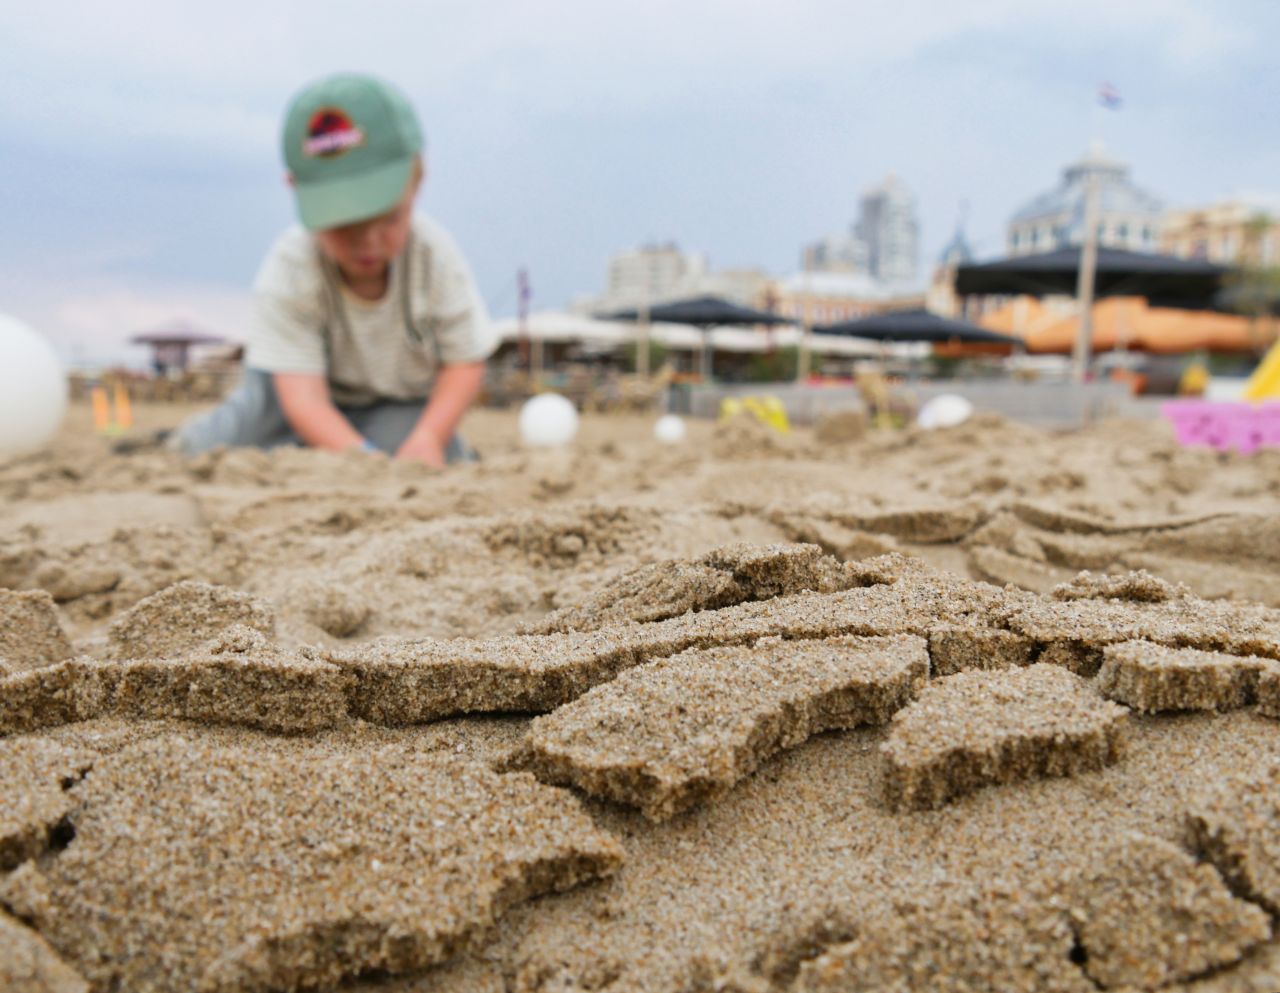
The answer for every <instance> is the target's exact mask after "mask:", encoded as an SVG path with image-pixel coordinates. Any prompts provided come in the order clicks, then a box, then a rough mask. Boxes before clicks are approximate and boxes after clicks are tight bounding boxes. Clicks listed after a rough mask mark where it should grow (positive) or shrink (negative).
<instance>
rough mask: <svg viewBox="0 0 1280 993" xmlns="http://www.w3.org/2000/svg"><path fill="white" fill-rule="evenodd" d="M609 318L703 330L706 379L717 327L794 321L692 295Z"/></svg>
mask: <svg viewBox="0 0 1280 993" xmlns="http://www.w3.org/2000/svg"><path fill="white" fill-rule="evenodd" d="M600 316H601V317H602V318H604V319H605V320H614V321H639V322H641V323H643V324H647V323H648V322H649V321H664V322H667V323H671V324H690V325H693V326H694V327H696V328H700V329H701V330H702V332H703V336H702V351H701V363H700V364H701V372H702V375H703V377H704V378H706V379H709V378H710V376H711V355H710V351H709V349H708V347H707V346H708V344H709V342H710V336H709V335H708V333H707V332H709V331H710V330H711V328H715V327H726V326H727V327H744V326H752V325H757V324H768V325H776V324H791V323H792V321H791V320H790V319H789V318H786V317H783V316H782V315H781V314H775V313H774V312H773V311H771V310H757V309H756V308H755V307H744V306H743V305H742V304H738V303H734V302H733V301H732V300H726V299H725V298H724V297H717V296H698V297H689V298H688V299H684V300H672V301H669V302H668V303H658V304H654V305H653V306H652V307H645V308H637V307H631V308H628V309H625V310H618V311H614V312H612V313H609V314H602V315H600Z"/></svg>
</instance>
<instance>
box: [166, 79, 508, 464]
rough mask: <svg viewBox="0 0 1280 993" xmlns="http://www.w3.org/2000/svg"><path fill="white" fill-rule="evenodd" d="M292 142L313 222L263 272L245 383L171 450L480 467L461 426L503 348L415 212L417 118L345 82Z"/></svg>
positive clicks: (374, 88) (325, 91)
mask: <svg viewBox="0 0 1280 993" xmlns="http://www.w3.org/2000/svg"><path fill="white" fill-rule="evenodd" d="M283 144H284V160H285V165H286V167H287V169H288V173H289V175H288V179H289V183H290V185H291V186H292V187H293V192H294V194H295V196H296V198H297V206H298V214H299V217H300V219H301V221H302V226H301V227H294V228H291V229H290V230H288V231H286V232H285V233H284V234H283V235H282V236H281V237H280V238H279V239H278V240H277V241H276V243H275V245H273V246H272V248H271V250H270V252H268V254H267V258H266V260H265V261H264V262H263V264H262V268H261V269H260V270H259V272H258V277H257V281H256V283H255V286H254V291H255V298H256V299H255V313H254V320H253V325H252V328H251V334H250V336H249V342H248V350H247V353H246V356H245V377H244V380H243V382H242V383H241V384H240V385H239V386H238V387H237V388H236V390H235V391H234V392H232V393H231V394H230V395H229V396H228V397H227V399H226V400H225V401H224V402H223V403H222V404H221V405H220V406H218V407H216V408H215V409H213V410H211V411H209V412H208V413H205V414H203V415H200V416H198V417H196V418H194V419H192V420H190V421H188V422H187V423H186V424H184V425H183V426H182V427H181V428H179V429H178V430H177V431H176V432H174V434H173V435H172V436H171V438H170V442H169V443H170V445H171V446H172V447H174V448H177V449H178V450H180V451H182V452H185V453H187V454H195V453H197V452H203V451H207V450H208V449H210V448H213V447H214V446H216V445H248V446H257V447H262V448H270V447H273V446H276V445H283V444H297V443H299V442H301V443H303V444H306V445H311V446H314V447H316V448H326V449H329V450H331V451H348V450H350V449H365V450H368V451H374V450H381V451H384V452H387V453H389V454H391V455H394V456H395V457H396V458H402V459H416V460H419V461H422V462H425V463H427V464H428V465H435V466H438V465H443V464H444V463H445V462H456V461H461V460H468V459H474V458H475V456H474V454H473V453H472V452H471V451H470V449H469V448H468V447H467V446H466V444H465V443H464V442H463V441H462V439H461V438H459V437H458V435H457V427H458V422H459V421H460V420H461V419H462V415H463V414H464V413H465V412H466V410H467V408H468V407H469V406H470V405H471V403H472V402H473V401H474V400H475V398H476V395H477V394H478V393H479V391H480V385H481V379H482V378H483V375H484V360H485V359H486V358H488V356H489V355H490V354H491V353H492V352H493V350H494V348H495V347H496V346H497V340H496V338H495V337H494V332H493V327H492V325H491V323H490V321H489V317H488V314H487V312H486V311H485V306H484V303H483V301H482V300H481V299H480V295H479V293H477V292H476V287H475V283H474V281H473V280H472V277H471V273H470V270H469V269H468V268H467V264H466V261H465V260H464V259H463V257H462V254H461V252H460V251H459V250H458V247H457V246H456V245H455V244H454V242H453V239H452V238H451V237H450V236H449V234H448V233H447V232H446V231H445V230H444V229H443V228H441V227H440V225H438V224H436V223H435V222H434V221H432V220H430V219H429V218H427V217H424V216H422V215H420V214H414V212H413V205H414V199H415V198H416V197H417V194H418V190H419V188H420V186H421V185H422V180H423V177H424V175H425V169H424V165H423V160H422V134H421V131H420V129H419V127H418V122H417V118H416V116H415V115H414V112H413V108H412V107H411V106H410V105H409V103H408V101H407V100H406V99H405V97H404V96H403V95H402V94H401V93H400V92H399V91H398V90H396V89H394V88H393V87H391V86H389V85H388V84H386V83H384V82H381V81H379V80H377V79H373V78H371V77H368V76H359V75H336V76H330V77H328V78H326V79H322V80H320V81H319V82H317V83H314V84H312V85H311V86H308V87H307V88H306V89H304V90H303V91H302V92H301V93H299V94H298V95H297V96H296V97H295V98H294V100H293V102H292V104H290V106H289V110H288V112H287V114H286V117H285V124H284V136H283Z"/></svg>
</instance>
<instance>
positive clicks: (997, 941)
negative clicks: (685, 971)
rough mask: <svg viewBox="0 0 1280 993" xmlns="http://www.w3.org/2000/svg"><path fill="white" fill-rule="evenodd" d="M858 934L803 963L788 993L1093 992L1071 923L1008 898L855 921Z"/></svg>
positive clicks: (972, 899) (935, 906)
mask: <svg viewBox="0 0 1280 993" xmlns="http://www.w3.org/2000/svg"><path fill="white" fill-rule="evenodd" d="M855 931H856V936H855V937H854V938H853V939H852V940H850V941H847V942H843V943H841V944H837V945H833V946H832V947H830V948H827V949H826V950H825V951H823V952H822V953H821V954H819V955H817V956H816V957H813V958H811V959H809V960H807V961H805V962H803V963H802V964H801V966H800V969H799V971H798V973H797V975H796V979H795V982H794V983H793V984H792V985H791V986H790V987H788V990H789V993H912V991H915V990H929V991H930V993H986V991H991V990H999V991H1000V993H1092V991H1094V990H1096V987H1095V986H1094V985H1093V984H1092V983H1090V982H1089V980H1088V978H1087V977H1086V976H1085V975H1084V973H1083V972H1081V971H1080V969H1079V967H1078V966H1076V965H1074V964H1073V963H1072V962H1071V959H1070V953H1071V947H1072V934H1071V928H1070V926H1069V923H1068V921H1067V918H1066V916H1065V915H1064V914H1063V913H1061V912H1060V911H1057V910H1054V909H1052V908H1049V907H1043V906H1037V905H1035V904H1033V903H1031V902H1029V901H1019V900H1018V899H1016V898H1014V897H1011V896H1008V895H1003V894H1001V895H983V896H973V897H970V898H969V899H960V898H951V899H948V900H946V901H945V902H943V903H942V904H941V905H938V904H935V903H934V902H932V901H930V902H928V903H927V904H925V905H920V906H911V907H904V908H902V909H901V910H900V911H899V912H898V913H884V914H877V915H874V916H869V917H867V918H864V919H862V920H860V921H857V922H856V927H855Z"/></svg>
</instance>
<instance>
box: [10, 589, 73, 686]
mask: <svg viewBox="0 0 1280 993" xmlns="http://www.w3.org/2000/svg"><path fill="white" fill-rule="evenodd" d="M70 657H71V642H70V641H68V640H67V635H66V632H64V631H63V630H62V623H61V622H60V621H59V620H58V608H57V606H56V605H55V604H54V602H53V597H51V596H49V594H48V593H46V592H45V591H44V590H24V591H22V592H18V591H16V590H0V659H3V660H4V662H5V665H6V667H7V668H10V669H13V670H21V669H35V668H38V667H39V666H42V665H52V664H53V663H54V662H61V661H62V660H63V659H67V658H70ZM0 674H3V670H0Z"/></svg>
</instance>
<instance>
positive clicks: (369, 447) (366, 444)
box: [356, 438, 379, 452]
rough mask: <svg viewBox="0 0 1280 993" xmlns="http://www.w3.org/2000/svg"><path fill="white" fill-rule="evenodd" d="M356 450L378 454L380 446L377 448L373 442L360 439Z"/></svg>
mask: <svg viewBox="0 0 1280 993" xmlns="http://www.w3.org/2000/svg"><path fill="white" fill-rule="evenodd" d="M356 448H357V449H359V450H360V451H362V452H376V451H379V449H378V446H377V445H375V444H374V443H373V442H372V441H370V440H369V439H368V438H361V439H360V444H358V445H356Z"/></svg>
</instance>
